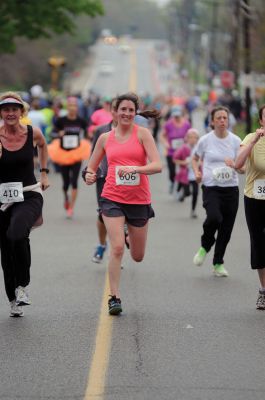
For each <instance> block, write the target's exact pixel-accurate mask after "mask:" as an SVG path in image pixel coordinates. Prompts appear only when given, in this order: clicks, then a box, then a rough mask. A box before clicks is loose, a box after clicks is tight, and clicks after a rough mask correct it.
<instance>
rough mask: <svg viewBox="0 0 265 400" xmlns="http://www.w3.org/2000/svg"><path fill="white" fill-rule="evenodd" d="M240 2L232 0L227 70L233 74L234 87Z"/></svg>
mask: <svg viewBox="0 0 265 400" xmlns="http://www.w3.org/2000/svg"><path fill="white" fill-rule="evenodd" d="M239 32H240V0H233V31H232V35H231V44H230V55H229V60H228V69H229V70H230V71H233V72H234V75H235V86H237V83H238V77H239V54H238V53H239V51H238V50H239Z"/></svg>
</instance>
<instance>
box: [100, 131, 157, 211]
mask: <svg viewBox="0 0 265 400" xmlns="http://www.w3.org/2000/svg"><path fill="white" fill-rule="evenodd" d="M139 129H140V128H139V127H138V126H137V125H134V126H133V129H132V133H131V135H130V137H129V138H128V140H126V142H124V143H120V142H119V141H118V140H117V139H116V137H115V130H112V131H111V132H110V134H109V136H108V139H107V140H106V143H105V151H106V155H107V160H108V175H107V178H106V183H105V185H104V189H103V192H102V197H105V198H107V199H109V200H113V201H118V202H120V203H125V204H150V203H151V194H150V187H149V180H148V177H147V176H146V175H143V174H136V173H135V172H133V173H130V172H128V173H127V174H124V176H123V177H120V176H119V175H118V174H117V171H118V170H119V169H120V167H121V166H127V167H128V166H131V167H134V168H137V167H140V166H144V165H146V163H147V159H146V152H145V149H144V147H143V145H142V143H140V141H139V138H138V131H139ZM132 149H133V151H132Z"/></svg>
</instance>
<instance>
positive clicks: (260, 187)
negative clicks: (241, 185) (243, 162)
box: [253, 179, 265, 199]
mask: <svg viewBox="0 0 265 400" xmlns="http://www.w3.org/2000/svg"><path fill="white" fill-rule="evenodd" d="M253 196H254V197H255V199H265V179H256V180H255V181H254V187H253Z"/></svg>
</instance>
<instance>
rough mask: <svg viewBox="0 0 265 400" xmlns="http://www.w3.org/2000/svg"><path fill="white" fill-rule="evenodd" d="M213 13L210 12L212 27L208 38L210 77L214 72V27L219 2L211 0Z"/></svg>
mask: <svg viewBox="0 0 265 400" xmlns="http://www.w3.org/2000/svg"><path fill="white" fill-rule="evenodd" d="M212 7H213V13H212V27H211V38H210V70H211V73H212V78H211V79H213V78H214V75H215V74H216V72H217V71H216V58H215V48H216V30H217V29H216V28H217V24H218V8H219V3H218V2H216V1H214V2H213V5H212Z"/></svg>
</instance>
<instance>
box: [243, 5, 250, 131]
mask: <svg viewBox="0 0 265 400" xmlns="http://www.w3.org/2000/svg"><path fill="white" fill-rule="evenodd" d="M249 3H250V0H242V1H241V6H242V10H243V15H244V18H243V42H244V73H245V77H246V89H245V103H246V133H250V132H251V129H252V120H251V97H250V74H251V43H250V32H249V30H250V12H251V11H250V4H249Z"/></svg>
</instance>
